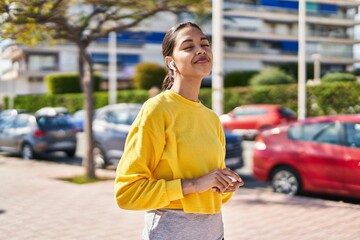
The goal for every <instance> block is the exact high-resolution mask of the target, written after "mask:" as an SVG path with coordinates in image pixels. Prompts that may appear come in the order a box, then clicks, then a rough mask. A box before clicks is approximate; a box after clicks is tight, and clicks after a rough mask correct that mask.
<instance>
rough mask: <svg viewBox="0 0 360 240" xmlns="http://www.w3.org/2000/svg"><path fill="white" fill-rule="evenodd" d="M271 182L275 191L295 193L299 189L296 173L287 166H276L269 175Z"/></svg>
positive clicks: (297, 192)
mask: <svg viewBox="0 0 360 240" xmlns="http://www.w3.org/2000/svg"><path fill="white" fill-rule="evenodd" d="M271 184H272V187H273V190H274V191H275V192H279V193H284V194H287V195H291V196H293V195H297V194H299V193H300V191H301V186H300V178H299V176H298V174H297V173H296V172H295V170H293V169H292V168H289V167H280V168H277V169H276V170H275V171H274V172H273V174H272V176H271Z"/></svg>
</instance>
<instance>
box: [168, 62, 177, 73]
mask: <svg viewBox="0 0 360 240" xmlns="http://www.w3.org/2000/svg"><path fill="white" fill-rule="evenodd" d="M169 68H170V69H172V70H173V71H174V72H176V68H175V63H174V61H171V62H170V63H169Z"/></svg>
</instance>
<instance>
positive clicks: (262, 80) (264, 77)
mask: <svg viewBox="0 0 360 240" xmlns="http://www.w3.org/2000/svg"><path fill="white" fill-rule="evenodd" d="M295 82H296V81H295V79H294V78H293V77H291V76H290V75H287V74H286V73H285V72H284V71H282V70H280V69H279V68H274V67H270V68H265V69H264V70H262V71H261V72H260V73H258V74H256V75H255V76H254V77H252V78H251V80H250V85H252V86H261V85H274V84H289V83H295Z"/></svg>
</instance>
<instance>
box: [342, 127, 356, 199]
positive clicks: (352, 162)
mask: <svg viewBox="0 0 360 240" xmlns="http://www.w3.org/2000/svg"><path fill="white" fill-rule="evenodd" d="M343 126H344V137H345V145H346V150H345V154H344V164H345V165H346V168H345V169H344V170H345V186H346V188H347V189H348V190H349V192H352V193H354V194H356V195H357V196H360V123H358V122H349V123H344V124H343Z"/></svg>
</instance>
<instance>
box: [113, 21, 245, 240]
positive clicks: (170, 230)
mask: <svg viewBox="0 0 360 240" xmlns="http://www.w3.org/2000/svg"><path fill="white" fill-rule="evenodd" d="M162 47H163V56H164V60H165V63H166V65H167V66H168V68H169V70H168V74H167V76H166V77H165V80H164V83H163V88H164V91H163V92H162V93H160V94H158V95H157V96H155V97H153V98H151V99H149V100H148V101H147V102H145V103H144V105H143V107H142V109H141V111H140V113H139V114H138V116H137V118H136V120H135V122H134V123H133V125H132V127H131V130H130V132H129V135H128V138H127V141H126V145H125V151H124V154H123V156H122V158H121V160H120V162H119V165H118V168H117V174H116V179H115V197H116V202H117V204H118V205H119V207H121V208H124V209H131V210H146V211H147V212H146V214H145V228H144V231H143V239H156V240H158V239H171V240H175V239H182V240H187V239H196V240H201V239H206V240H211V239H214V240H215V239H223V237H224V229H223V222H222V216H221V206H222V204H224V203H225V202H227V201H228V200H229V199H230V197H231V196H232V194H233V192H234V191H235V190H236V189H238V188H239V187H240V186H242V185H243V181H242V180H241V178H240V177H239V176H238V175H237V174H236V173H235V172H233V171H231V170H230V169H228V168H225V163H224V159H225V137H224V133H223V129H222V126H221V124H220V121H219V118H218V116H217V115H216V113H214V112H213V111H212V110H210V109H208V108H206V107H205V106H204V105H202V104H201V102H200V101H199V99H198V96H199V91H200V85H201V81H202V79H203V78H204V77H205V76H207V75H208V74H209V73H210V71H211V68H212V52H211V48H210V43H209V40H208V39H207V37H206V36H205V35H204V33H203V32H202V31H201V29H200V28H199V27H198V26H197V25H195V24H193V23H190V22H188V23H181V24H179V25H177V26H174V27H173V28H171V29H170V30H169V31H168V32H167V33H166V35H165V37H164V40H163V43H162Z"/></svg>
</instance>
